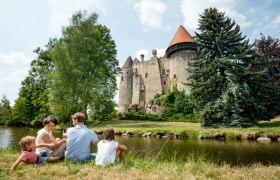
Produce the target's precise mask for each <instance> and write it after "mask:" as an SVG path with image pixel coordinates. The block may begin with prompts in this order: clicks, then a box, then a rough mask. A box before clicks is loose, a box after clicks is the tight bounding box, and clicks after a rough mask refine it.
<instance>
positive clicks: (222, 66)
mask: <svg viewBox="0 0 280 180" xmlns="http://www.w3.org/2000/svg"><path fill="white" fill-rule="evenodd" d="M198 31H199V32H195V34H196V38H195V41H196V45H197V54H196V57H195V58H194V59H193V60H192V61H191V62H190V64H189V71H190V74H191V75H190V78H189V80H190V86H191V92H192V95H193V97H194V99H195V100H196V105H197V108H198V111H199V114H200V119H201V120H202V124H203V125H206V126H211V125H214V124H221V125H233V126H236V125H250V124H252V123H255V115H254V111H255V110H256V108H257V107H258V104H257V103H256V101H255V99H254V98H253V97H252V96H251V92H250V87H249V82H250V81H251V80H252V79H254V77H256V75H255V74H254V73H252V72H251V70H250V67H251V64H252V63H253V62H254V60H255V57H254V51H253V49H252V47H251V45H249V41H248V40H246V39H245V38H246V37H245V36H242V33H241V32H240V27H239V26H238V25H237V24H236V23H235V22H234V21H232V20H231V19H230V18H229V17H226V16H225V14H224V13H222V12H219V11H218V10H217V9H216V8H209V9H206V10H205V11H204V13H203V14H202V15H200V19H199V28H198Z"/></svg>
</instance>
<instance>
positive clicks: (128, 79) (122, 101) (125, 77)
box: [119, 68, 133, 112]
mask: <svg viewBox="0 0 280 180" xmlns="http://www.w3.org/2000/svg"><path fill="white" fill-rule="evenodd" d="M132 89H133V86H132V68H123V69H122V73H121V81H120V85H119V112H127V111H128V108H129V106H130V104H131V103H132Z"/></svg>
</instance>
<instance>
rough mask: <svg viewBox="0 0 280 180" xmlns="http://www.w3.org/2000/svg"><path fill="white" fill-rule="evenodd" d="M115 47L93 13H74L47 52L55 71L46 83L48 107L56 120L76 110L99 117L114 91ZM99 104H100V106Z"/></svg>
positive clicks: (116, 68)
mask: <svg viewBox="0 0 280 180" xmlns="http://www.w3.org/2000/svg"><path fill="white" fill-rule="evenodd" d="M116 53H117V51H116V45H115V42H114V41H113V40H112V38H111V36H110V31H109V29H108V28H107V27H105V26H103V25H100V24H98V23H97V15H96V14H95V13H93V14H90V15H87V13H86V12H80V11H79V12H77V13H75V14H74V15H73V16H72V18H71V20H70V25H69V26H68V27H66V28H64V29H63V35H62V38H61V39H60V40H59V41H58V43H57V44H56V45H55V46H54V47H53V48H52V49H51V57H52V60H53V65H54V68H55V70H54V71H53V72H52V74H51V78H50V79H49V81H48V89H49V92H50V94H49V105H50V108H51V111H52V112H53V113H54V114H55V115H57V116H58V117H59V118H60V119H67V118H69V116H70V115H71V114H72V113H75V112H77V111H81V112H84V113H85V114H87V113H88V111H91V114H93V115H94V112H98V114H100V112H101V110H102V109H103V110H106V108H105V107H106V106H104V105H105V104H104V102H109V103H108V104H112V103H111V102H110V101H112V99H113V97H114V94H115V91H116V75H117V72H118V61H117V60H116ZM102 102H103V103H102Z"/></svg>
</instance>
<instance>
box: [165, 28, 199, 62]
mask: <svg viewBox="0 0 280 180" xmlns="http://www.w3.org/2000/svg"><path fill="white" fill-rule="evenodd" d="M183 48H191V49H195V44H194V39H193V38H192V36H191V35H190V34H189V33H188V31H187V30H186V29H185V28H184V27H183V26H182V25H180V26H179V28H178V30H177V32H176V33H175V35H174V37H173V39H172V41H171V42H170V44H169V46H168V48H167V50H166V56H167V57H170V55H171V54H172V53H173V52H175V51H177V50H180V49H183Z"/></svg>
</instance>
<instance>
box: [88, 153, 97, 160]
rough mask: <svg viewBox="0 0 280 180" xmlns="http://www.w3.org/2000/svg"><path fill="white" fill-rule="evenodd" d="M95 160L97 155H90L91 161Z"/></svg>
mask: <svg viewBox="0 0 280 180" xmlns="http://www.w3.org/2000/svg"><path fill="white" fill-rule="evenodd" d="M95 158H96V153H91V154H90V155H89V158H88V159H89V160H95Z"/></svg>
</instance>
